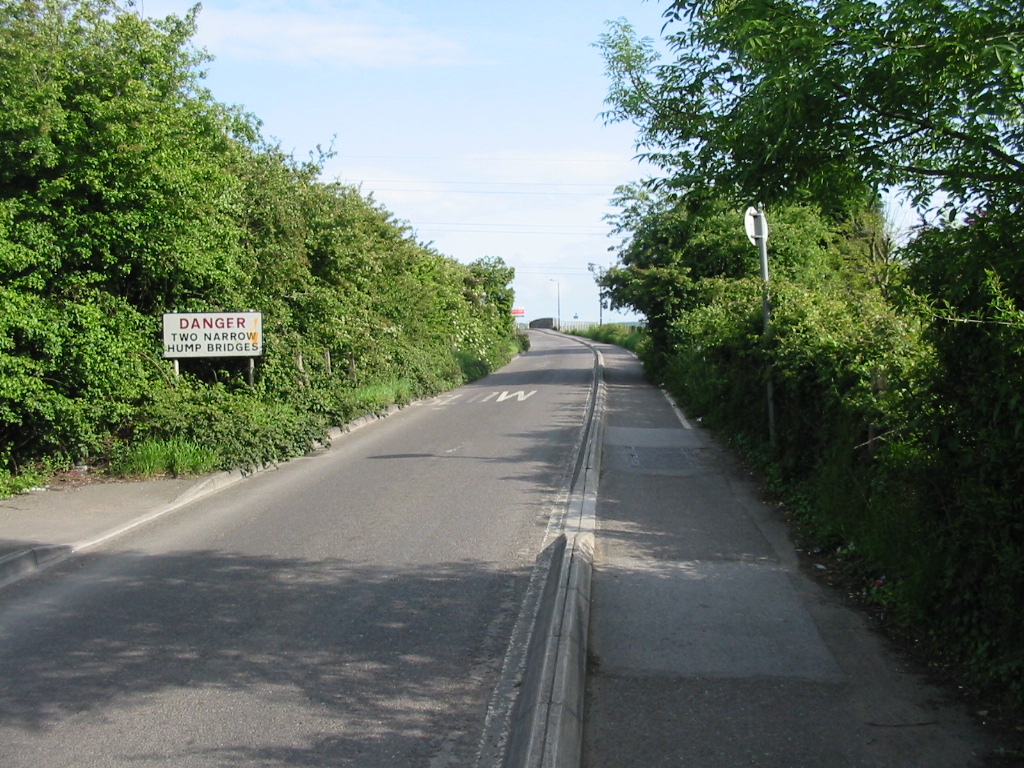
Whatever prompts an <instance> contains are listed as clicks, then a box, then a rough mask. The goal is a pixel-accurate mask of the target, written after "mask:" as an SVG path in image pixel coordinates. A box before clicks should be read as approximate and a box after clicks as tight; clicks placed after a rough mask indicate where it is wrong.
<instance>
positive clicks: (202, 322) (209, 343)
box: [164, 312, 263, 358]
mask: <svg viewBox="0 0 1024 768" xmlns="http://www.w3.org/2000/svg"><path fill="white" fill-rule="evenodd" d="M262 354H263V313H262V312H170V313H167V314H165V315H164V357H168V358H179V357H259V356H260V355H262Z"/></svg>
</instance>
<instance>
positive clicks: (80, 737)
mask: <svg viewBox="0 0 1024 768" xmlns="http://www.w3.org/2000/svg"><path fill="white" fill-rule="evenodd" d="M593 364H594V357H593V353H592V352H591V350H590V349H589V348H587V347H586V346H583V345H582V344H579V343H578V342H575V341H573V340H571V339H567V338H565V337H559V336H557V335H554V334H543V333H535V334H534V335H533V348H532V350H531V351H530V352H529V353H528V354H526V355H524V356H522V357H520V358H518V359H517V360H515V361H514V362H513V363H512V364H511V365H509V366H507V367H506V368H504V369H502V370H501V371H499V372H498V373H496V374H494V375H492V376H490V377H488V378H486V379H482V380H480V381H479V382H476V383H474V384H472V385H468V386H465V387H462V388H460V389H457V390H454V391H452V392H449V393H447V394H445V395H442V396H440V397H437V398H434V399H431V400H429V401H425V402H423V403H420V404H418V405H416V406H413V407H410V408H407V409H405V410H403V411H401V412H400V413H398V414H395V415H394V416H392V417H390V418H388V419H386V420H384V421H382V422H380V423H378V424H375V425H373V426H371V427H369V428H366V429H363V430H360V431H357V432H354V433H352V434H350V435H347V436H345V437H344V438H342V439H341V440H340V441H338V443H337V444H336V445H335V447H334V448H333V449H332V450H330V451H325V452H321V454H320V455H317V456H312V457H307V458H303V459H300V460H297V461H294V462H289V463H287V464H284V465H282V466H281V467H280V468H278V469H276V470H272V471H268V472H265V473H261V474H258V475H256V476H254V477H252V478H251V479H249V480H247V481H245V482H243V483H239V484H237V485H235V486H233V487H231V488H229V489H227V490H225V491H223V492H221V493H219V494H217V495H216V496H214V497H211V498H208V499H205V500H203V501H200V502H196V503H195V504H193V505H191V506H189V507H186V508H185V509H183V510H181V511H179V512H177V513H174V514H172V515H169V516H167V517H165V518H162V519H161V520H160V521H157V522H155V523H153V524H151V525H147V526H144V527H142V528H140V529H137V530H136V531H134V532H132V533H130V534H126V535H124V536H121V537H119V538H117V539H114V540H112V541H111V542H109V543H107V544H105V545H104V546H103V547H102V548H99V549H97V550H92V551H89V552H87V553H85V554H83V555H81V556H78V557H76V558H73V559H72V560H70V561H67V562H65V563H63V564H62V565H60V566H57V567H55V568H53V569H51V570H49V571H47V572H44V573H42V574H39V575H37V576H35V577H33V578H30V579H26V580H24V581H22V582H19V583H17V584H15V585H12V586H11V587H9V588H8V589H5V590H4V591H2V592H0V765H2V766H5V768H19V767H20V766H32V768H48V767H51V766H94V767H99V766H132V767H133V768H150V767H155V766H186V765H187V766H240V765H244V766H318V768H323V767H326V766H360V768H368V767H369V768H372V767H373V766H387V768H395V767H396V766H401V767H402V768H407V767H412V766H429V767H430V768H437V767H439V766H446V765H453V766H454V765H459V766H466V765H473V764H474V763H476V762H477V760H478V759H479V757H480V755H481V753H482V752H484V751H486V748H487V745H486V743H485V742H487V740H488V739H493V738H495V737H494V733H495V732H496V731H498V730H500V729H501V727H502V724H501V722H500V721H501V717H502V712H503V711H504V709H503V707H504V703H503V702H500V701H495V695H494V692H495V690H497V689H498V688H500V686H499V681H500V679H501V676H502V675H503V674H506V673H507V671H503V667H504V659H505V658H506V654H507V653H508V651H509V647H510V642H512V643H513V644H514V643H515V642H516V640H515V637H516V626H517V624H521V623H522V618H521V617H522V615H523V613H524V611H525V610H526V608H525V607H524V606H528V604H529V602H530V600H532V599H533V596H532V592H533V589H534V586H533V582H532V581H531V579H532V578H535V576H534V563H535V560H536V558H537V555H538V553H539V552H540V551H541V549H542V547H543V544H544V542H545V540H546V537H548V536H550V534H551V532H552V531H553V530H555V529H557V528H558V526H559V523H560V520H559V515H560V514H561V512H562V504H563V502H564V496H565V493H566V490H567V484H568V482H569V479H570V476H571V473H572V469H573V463H574V459H575V456H576V451H577V448H578V443H579V440H580V437H581V429H582V427H583V421H584V418H585V415H586V414H585V411H586V403H587V397H588V394H589V390H590V386H591V380H592V374H593Z"/></svg>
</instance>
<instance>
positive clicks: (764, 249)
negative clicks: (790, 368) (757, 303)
mask: <svg viewBox="0 0 1024 768" xmlns="http://www.w3.org/2000/svg"><path fill="white" fill-rule="evenodd" d="M743 224H744V227H745V228H746V230H747V238H748V239H749V240H750V242H751V243H752V244H753V245H756V246H757V251H758V255H759V256H760V257H761V314H762V317H763V325H764V332H763V335H764V338H765V340H767V338H768V329H769V326H770V324H771V317H772V298H771V293H770V292H769V290H768V219H767V218H766V217H765V215H764V211H762V210H759V209H758V208H755V207H754V206H750V207H749V208H747V212H746V215H745V216H744V220H743ZM767 378H768V440H769V442H770V443H771V444H772V446H774V445H775V398H774V392H773V387H772V366H771V363H769V364H768V376H767Z"/></svg>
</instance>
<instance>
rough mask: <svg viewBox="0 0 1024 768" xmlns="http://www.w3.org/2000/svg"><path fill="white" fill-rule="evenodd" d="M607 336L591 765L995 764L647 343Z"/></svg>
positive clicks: (984, 741)
mask: <svg viewBox="0 0 1024 768" xmlns="http://www.w3.org/2000/svg"><path fill="white" fill-rule="evenodd" d="M602 350H603V353H604V379H605V385H606V403H605V420H604V438H603V454H602V460H601V461H602V464H601V476H600V490H599V493H598V503H597V523H596V531H595V539H596V545H595V554H594V563H593V573H592V577H591V581H592V583H591V616H590V623H589V629H590V633H589V641H588V647H589V672H588V674H587V680H586V696H585V717H584V722H585V725H584V734H583V746H582V751H583V760H582V764H583V765H584V766H585V767H586V768H632V767H634V766H644V768H658V767H659V766H673V767H676V766H699V767H700V768H718V767H719V766H721V768H726V766H728V767H729V768H736V766H765V767H767V766H772V767H777V768H802V767H804V766H806V767H807V768H811V767H812V766H813V768H822V766H828V768H842V767H844V766H872V767H877V768H882V767H883V766H884V767H891V768H907V767H908V766H927V768H945V767H947V766H948V768H954V766H955V767H956V768H964V767H965V766H976V765H984V764H995V763H985V762H983V760H985V759H988V758H991V757H992V756H993V753H994V750H996V748H997V745H995V744H994V743H993V738H992V736H991V735H990V734H989V733H988V732H987V730H985V729H983V728H981V727H980V726H979V725H977V724H976V723H975V721H974V720H973V718H972V717H971V713H969V712H968V711H967V710H966V708H965V705H964V702H963V701H961V700H959V699H958V698H957V697H956V696H955V695H954V693H953V692H951V691H949V690H947V689H943V688H939V687H936V686H934V685H932V684H930V683H929V681H928V680H926V679H925V678H924V677H923V676H922V675H920V674H917V673H915V672H914V671H913V670H912V669H911V668H910V667H909V666H908V665H907V664H906V663H904V662H903V661H901V659H900V657H899V656H898V655H896V654H895V653H894V651H893V649H892V648H891V646H889V645H888V644H887V643H886V642H885V640H884V639H883V638H881V637H880V636H879V635H878V634H877V633H876V632H874V631H873V630H872V629H871V627H870V626H869V624H868V622H867V621H866V619H865V617H864V615H863V614H861V613H859V612H858V611H856V610H855V609H854V608H852V607H851V606H850V603H849V601H848V600H845V599H844V597H843V595H841V594H839V593H837V592H836V591H834V590H833V589H831V588H830V587H828V585H827V584H821V583H820V581H819V580H817V579H813V578H811V577H810V576H809V575H808V574H807V571H806V570H805V569H806V568H807V566H806V565H805V566H804V567H802V566H801V558H800V555H799V553H798V552H797V550H796V549H795V548H794V545H793V543H792V541H791V539H790V536H789V529H788V526H787V524H786V523H785V521H784V518H783V515H782V514H781V511H780V510H779V509H778V508H777V507H776V506H774V505H771V504H768V503H765V502H764V501H763V500H762V498H761V496H760V494H759V491H758V488H757V486H756V484H755V483H754V482H753V481H752V479H751V477H750V476H749V474H748V473H747V472H746V471H744V468H743V467H742V465H741V464H740V463H739V462H737V461H736V460H735V459H734V458H733V457H732V456H731V455H730V454H729V452H728V451H726V450H725V449H724V448H723V447H722V446H721V445H720V444H718V443H717V442H716V441H715V440H714V439H713V437H712V436H711V435H710V434H709V433H708V432H707V431H706V430H703V429H702V428H701V426H700V423H699V421H698V420H697V419H696V418H693V417H689V416H687V415H686V414H684V413H682V412H681V411H680V410H679V409H678V408H677V407H675V405H674V404H673V403H671V402H670V400H669V399H668V398H667V397H666V395H665V394H664V393H663V392H662V391H661V390H659V389H658V388H656V387H654V386H651V385H650V384H649V383H647V382H646V381H645V380H644V377H643V372H642V370H641V367H640V364H639V363H638V362H637V360H636V359H635V357H633V356H632V355H631V354H629V353H627V352H625V351H623V350H618V351H616V350H615V349H610V348H602ZM809 567H810V568H811V569H814V570H817V571H819V572H820V569H822V568H825V567H827V566H825V565H823V564H816V563H813V562H812V563H810V565H809ZM998 764H999V765H1009V764H1010V763H1008V762H1007V763H1003V762H999V763H998Z"/></svg>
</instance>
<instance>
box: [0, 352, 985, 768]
mask: <svg viewBox="0 0 1024 768" xmlns="http://www.w3.org/2000/svg"><path fill="white" fill-rule="evenodd" d="M600 349H601V352H602V356H603V373H604V381H605V385H604V391H603V393H602V400H603V403H602V407H601V410H602V412H603V418H602V420H601V428H600V429H598V430H596V431H595V432H594V433H593V438H592V439H593V440H594V441H595V443H596V444H597V445H599V446H600V450H598V451H597V453H598V457H597V460H596V461H594V462H593V464H592V465H591V464H590V463H589V460H588V468H591V469H592V470H593V472H595V473H599V482H598V484H597V488H594V487H593V484H591V486H590V488H589V490H588V491H587V492H586V496H587V498H583V499H582V500H581V505H582V507H583V508H584V509H583V512H584V517H588V516H590V512H592V511H593V510H591V511H590V512H588V511H587V509H586V508H587V507H589V506H596V521H595V520H594V519H592V516H591V519H590V520H589V522H588V523H587V525H588V526H589V528H591V529H592V532H591V531H589V530H588V531H587V532H585V534H584V535H583V536H577V538H581V539H582V542H578V541H577V542H570V546H569V550H570V552H572V551H573V547H574V546H577V547H578V546H582V552H581V557H580V558H578V559H579V561H580V562H582V564H583V565H582V567H581V569H580V571H581V572H582V576H581V575H580V573H576V574H575V575H574V574H572V573H570V575H569V576H568V577H567V578H568V587H565V585H563V587H562V597H560V598H559V599H561V600H562V601H563V602H562V603H561V604H560V607H559V610H560V611H562V612H564V614H565V615H566V616H569V617H573V616H575V617H576V619H575V621H576V626H575V627H574V628H573V630H572V631H573V632H574V633H576V634H575V635H574V637H575V642H576V643H577V644H580V643H582V645H583V647H584V648H585V649H586V659H585V661H586V662H587V663H586V665H585V667H584V664H583V663H581V661H580V657H581V651H580V650H579V649H578V648H577V649H576V651H575V652H574V653H568V654H567V653H565V652H564V651H555V652H553V653H555V654H559V653H561V654H564V655H566V656H568V657H569V658H570V659H571V660H570V661H569V662H567V664H568V665H569V667H571V668H569V669H562V670H561V671H559V670H557V669H556V670H554V671H552V672H551V675H552V677H553V678H555V679H556V685H559V686H561V689H562V694H558V695H556V696H555V697H554V698H553V699H552V702H551V709H557V705H558V704H559V702H562V703H563V704H564V706H565V707H567V708H568V709H572V710H573V711H572V712H571V713H570V714H571V715H572V717H565V716H564V712H563V713H561V714H560V713H559V712H557V711H554V712H553V713H549V714H548V715H547V717H548V719H549V720H552V719H553V720H555V721H558V720H559V719H561V720H564V721H571V720H573V718H577V719H578V712H577V711H576V710H578V709H579V707H578V705H577V704H575V703H573V702H575V701H576V700H577V699H582V701H583V702H584V707H583V711H584V716H583V718H582V724H580V723H576V724H575V725H573V724H572V723H571V722H570V724H569V726H568V727H567V728H566V729H565V733H566V734H568V735H567V736H564V737H559V738H564V739H565V740H568V741H569V742H575V743H570V744H569V745H568V748H566V745H565V744H561V745H556V746H557V747H558V749H557V751H556V753H555V754H557V755H569V756H570V757H555V758H553V759H548V762H545V763H544V764H545V765H548V764H550V765H555V766H559V768H570V766H573V768H574V766H575V765H577V764H580V765H582V766H584V767H585V768H633V767H635V766H644V768H658V767H659V766H673V767H675V766H699V767H700V768H716V767H718V766H722V767H723V768H724V767H725V766H728V767H729V768H735V767H736V766H777V767H778V768H801V767H802V766H808V767H810V766H813V767H814V768H821V767H822V766H828V767H829V768H842V767H844V766H872V767H875V766H877V767H883V766H892V767H893V768H896V767H897V766H898V767H899V768H906V767H907V766H927V767H928V768H945V767H947V766H948V767H949V768H953V767H954V766H955V767H956V768H964V767H965V766H977V765H983V764H985V763H984V762H983V758H985V757H986V756H987V755H990V754H991V752H992V751H993V750H994V749H995V748H996V745H995V744H994V743H993V741H992V738H991V736H990V734H988V733H987V732H986V731H985V730H984V729H982V728H980V727H979V726H978V725H977V724H976V723H975V722H974V721H973V720H972V718H971V717H970V714H969V713H968V712H967V711H966V710H965V708H964V706H963V704H962V702H960V701H958V700H957V699H956V698H955V697H953V696H952V695H951V694H950V692H949V691H947V690H944V689H941V688H938V687H935V686H933V685H932V684H931V683H929V682H928V680H926V679H925V678H924V677H922V676H921V675H920V674H917V673H915V672H914V671H913V670H912V669H911V668H909V667H908V666H907V665H906V664H905V663H903V662H902V661H901V660H900V658H899V657H898V656H897V655H896V654H895V653H894V652H893V651H892V650H891V649H890V648H889V647H888V646H887V644H886V643H885V641H884V640H883V639H881V638H880V637H879V636H878V635H877V634H876V633H874V632H873V631H872V630H871V628H870V626H869V625H868V623H867V622H866V620H865V619H864V618H863V617H862V616H861V615H860V614H859V613H858V612H856V611H855V610H853V609H852V608H850V607H849V606H848V605H847V604H846V601H844V600H843V599H842V597H841V595H837V594H835V593H833V592H832V591H831V590H829V589H828V588H826V587H825V586H823V585H821V584H819V583H818V582H817V581H816V580H814V579H812V578H810V577H809V576H808V575H807V574H806V573H805V572H804V570H803V569H802V567H801V563H800V557H799V554H798V552H797V551H796V550H795V549H794V546H793V544H792V543H791V541H790V539H789V534H788V529H787V526H786V523H785V522H784V520H783V519H782V515H781V514H780V511H779V510H778V509H777V508H776V507H774V506H772V505H770V504H767V503H765V502H764V501H762V499H761V498H760V496H759V493H758V489H757V486H756V484H755V483H754V482H753V481H752V479H751V478H750V476H749V475H748V473H746V472H745V471H744V469H743V467H742V466H741V465H740V464H739V463H738V462H737V461H736V460H735V459H734V458H733V457H732V456H731V455H730V454H729V452H728V451H726V450H725V449H724V448H722V447H721V446H720V445H719V444H718V443H717V442H716V441H715V440H714V438H713V437H712V436H711V435H710V434H709V433H708V432H707V431H705V430H703V429H702V428H701V426H700V424H699V421H698V420H697V419H695V418H693V417H689V416H687V415H686V414H683V413H682V412H681V411H680V410H679V409H678V408H677V407H676V406H675V405H674V404H672V403H671V402H670V401H669V399H668V398H667V397H666V396H665V394H664V393H663V392H662V391H661V390H660V389H658V388H657V387H654V386H652V385H651V384H649V383H648V382H646V381H645V379H644V376H643V372H642V369H641V367H640V364H639V362H638V361H637V360H636V358H635V357H634V356H633V355H632V354H630V353H628V352H626V351H624V350H621V349H618V348H615V347H609V346H606V345H602V346H601V347H600ZM587 474H589V470H588V473H587ZM241 477H242V476H241V475H240V474H238V473H218V474H216V475H211V476H208V477H204V478H199V479H195V478H192V479H174V480H149V481H141V482H93V483H84V484H77V483H75V482H68V483H66V484H65V486H64V487H63V488H61V487H60V486H58V487H55V488H54V489H51V490H40V491H36V492H33V493H28V494H22V495H19V496H15V497H12V498H8V499H0V586H3V585H4V584H6V583H10V582H12V581H14V580H17V579H19V578H21V577H22V576H23V575H24V574H25V573H26V572H29V571H32V570H35V569H37V568H40V567H45V566H46V565H47V564H51V563H53V562H56V561H59V560H61V559H65V558H67V557H70V556H71V555H72V554H73V553H74V552H76V551H82V550H86V549H88V548H89V547H93V546H96V545H97V544H99V543H100V542H102V541H104V540H106V539H107V538H110V537H112V536H115V535H118V534H119V533H121V532H124V531H126V530H128V529H130V528H132V527H134V526H137V525H142V524H145V523H146V522H148V521H150V520H152V519H154V518H156V517H159V516H161V515H164V514H168V513H170V512H173V511H174V510H175V509H177V508H178V507H180V506H182V505H184V504H187V503H190V502H191V501H194V500H195V499H197V498H199V497H201V496H203V495H206V494H209V493H213V492H216V491H217V490H219V489H220V488H222V487H224V486H225V485H228V484H231V483H234V482H237V481H238V480H239V479H241ZM573 562H576V560H575V559H574V560H573ZM577 581H578V582H580V584H582V586H579V585H578V584H577ZM574 590H575V591H574ZM555 623H558V622H555ZM588 628H589V634H588ZM554 644H556V645H557V643H554ZM563 644H564V643H563ZM584 668H586V669H587V673H586V675H585V676H584V675H583V669H584ZM577 673H578V674H577ZM565 702H570V703H569V704H565ZM551 730H552V731H553V730H554V726H553V727H552V728H551ZM581 730H582V733H580V731H581ZM549 738H550V736H549ZM581 751H582V752H581ZM580 754H582V757H580ZM1001 764H1002V763H1001Z"/></svg>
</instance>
